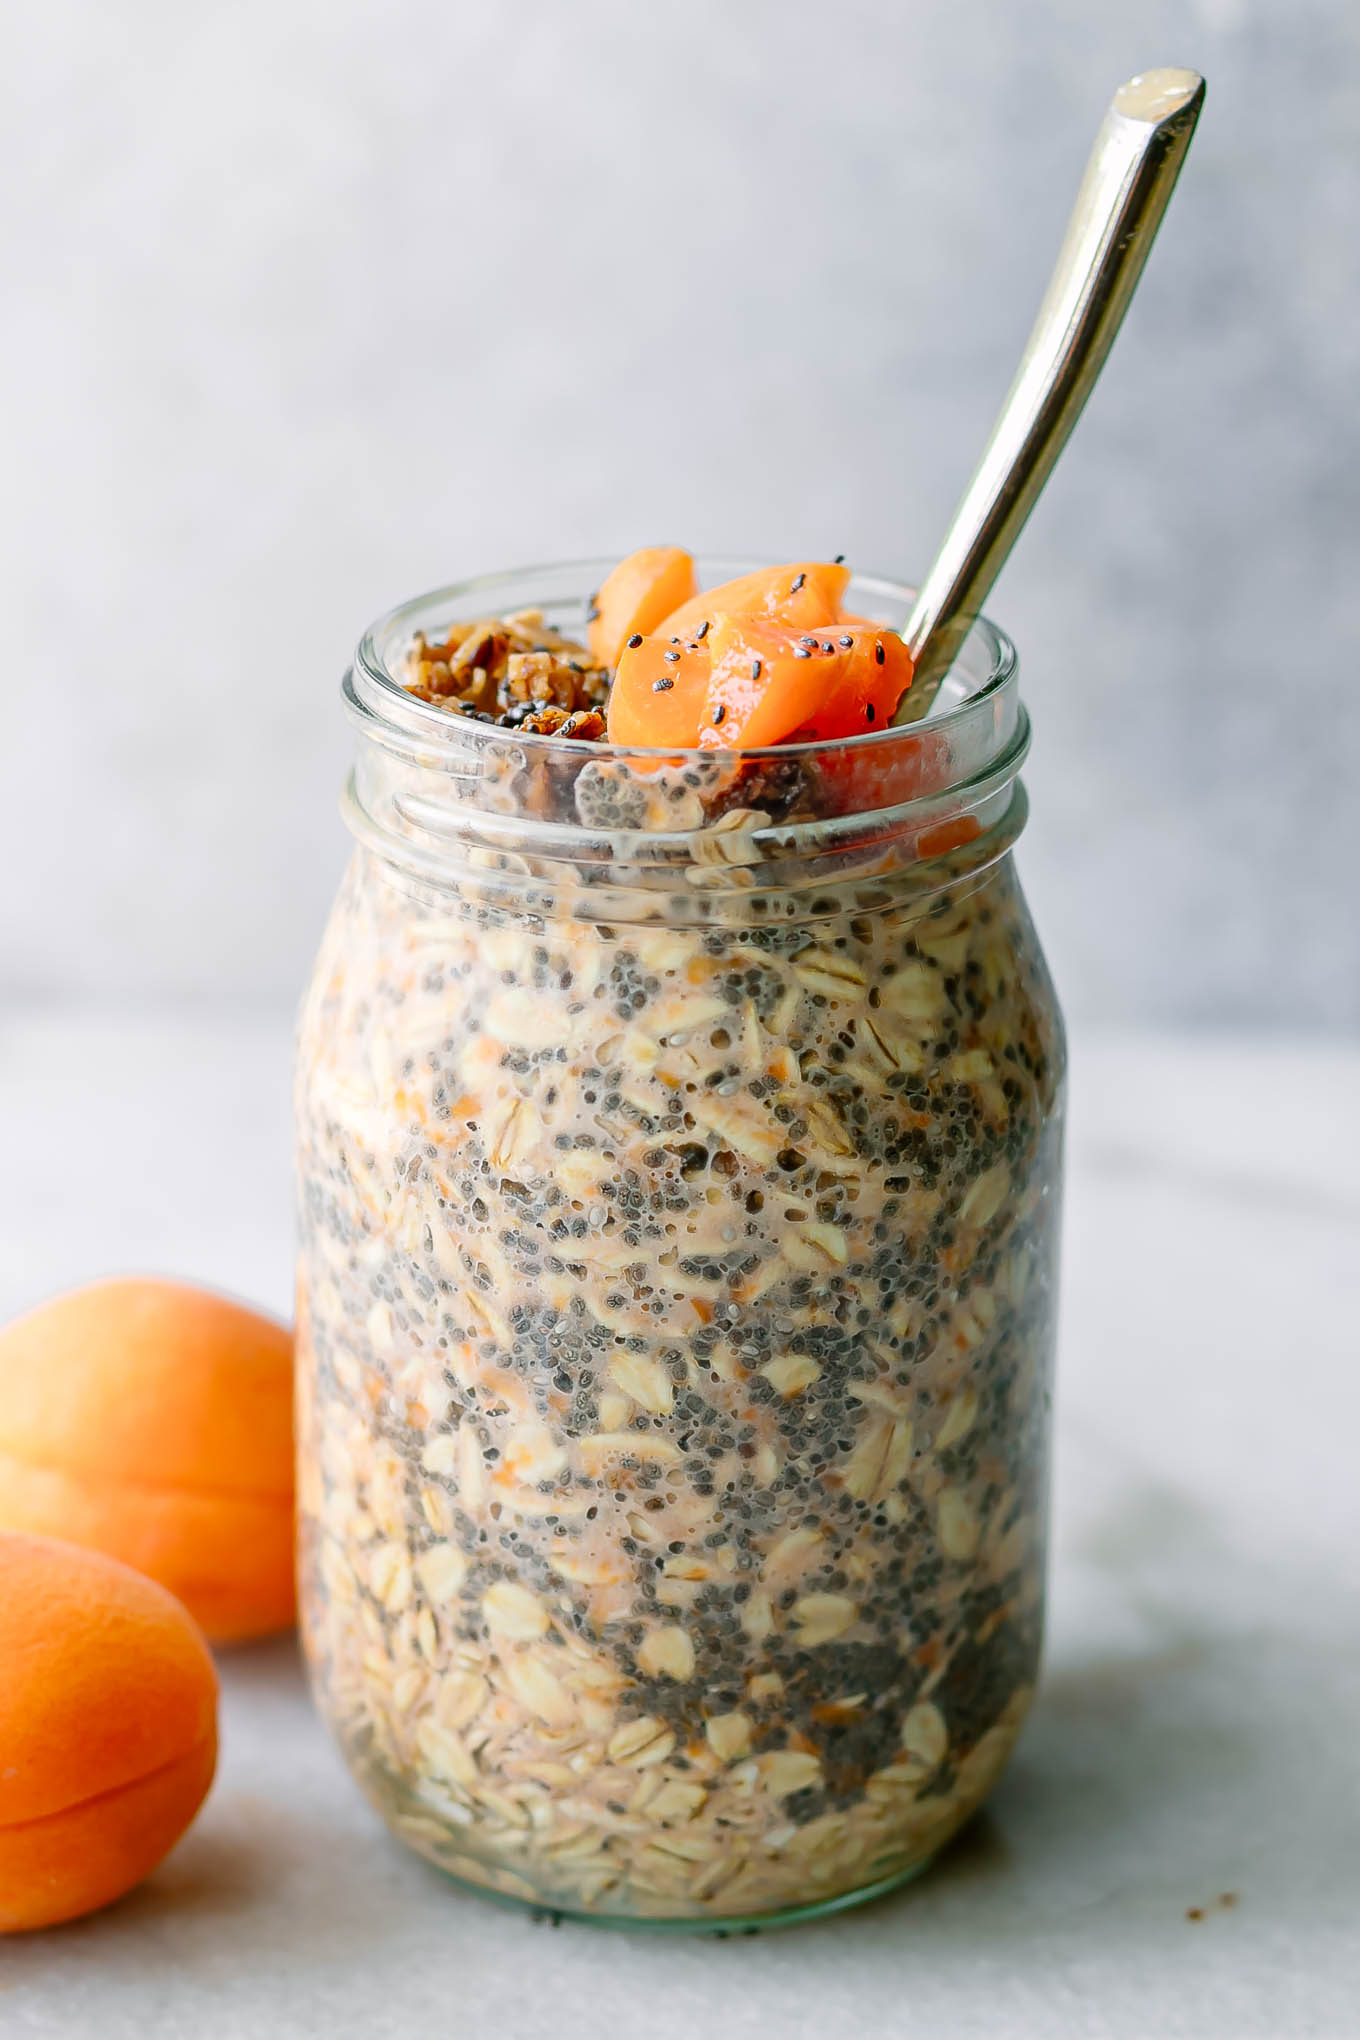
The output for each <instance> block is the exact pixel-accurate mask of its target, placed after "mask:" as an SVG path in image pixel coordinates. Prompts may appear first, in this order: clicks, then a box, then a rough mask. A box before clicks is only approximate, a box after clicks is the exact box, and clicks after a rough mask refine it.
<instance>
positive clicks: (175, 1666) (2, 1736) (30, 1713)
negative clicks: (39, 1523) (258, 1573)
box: [0, 1531, 217, 1933]
mask: <svg viewBox="0 0 1360 2040" xmlns="http://www.w3.org/2000/svg"><path fill="white" fill-rule="evenodd" d="M216 1762H217V1677H216V1674H215V1672H214V1670H213V1662H212V1658H211V1656H210V1654H209V1651H208V1647H207V1644H206V1643H205V1642H204V1639H203V1637H202V1635H201V1634H200V1632H199V1631H198V1629H197V1628H196V1627H195V1625H194V1623H193V1621H192V1619H191V1618H190V1616H189V1615H188V1613H187V1612H186V1610H185V1609H184V1608H182V1607H181V1606H180V1604H179V1602H178V1601H176V1600H175V1598H174V1597H173V1595H171V1594H167V1593H166V1591H165V1589H164V1588H163V1587H158V1586H157V1585H156V1583H155V1582H154V1580H149V1579H146V1578H145V1577H144V1576H143V1575H142V1574H140V1573H137V1572H134V1571H133V1570H132V1568H131V1567H130V1566H125V1565H120V1564H119V1562H118V1561H117V1560H116V1559H112V1558H108V1557H106V1556H105V1555H104V1554H103V1553H102V1552H98V1551H87V1550H85V1549H83V1548H82V1547H80V1546H78V1545H73V1544H64V1543H60V1542H58V1541H56V1540H55V1539H52V1538H47V1537H27V1536H22V1535H18V1534H15V1533H13V1532H9V1531H0V1933H18V1932H22V1931H23V1930H25V1929H27V1928H31V1927H49V1926H54V1925H56V1924H57V1923H58V1922H59V1921H61V1920H70V1919H76V1918H78V1917H79V1916H80V1915H81V1914H82V1913H87V1912H93V1911H94V1910H95V1909H96V1908H97V1907H98V1906H102V1905H108V1904H109V1903H110V1901H111V1900H113V1899H115V1898H119V1897H121V1896H122V1894H123V1893H124V1892H125V1891H130V1890H131V1888H132V1886H133V1885H134V1884H139V1883H140V1882H141V1880H142V1879H143V1878H144V1877H145V1876H147V1875H148V1873H149V1872H150V1871H152V1870H154V1869H155V1867H156V1865H157V1864H158V1863H159V1862H160V1860H161V1858H162V1857H163V1856H164V1855H166V1853H167V1852H168V1851H169V1850H170V1849H171V1848H172V1847H173V1845H174V1844H175V1843H176V1842H177V1841H178V1840H179V1838H180V1836H181V1835H182V1834H183V1832H184V1830H185V1829H186V1828H187V1827H188V1825H189V1823H190V1821H191V1820H192V1819H193V1817H194V1815H195V1814H196V1813H197V1811H198V1809H199V1807H200V1806H201V1805H202V1803H203V1800H204V1797H205V1796H206V1794H207V1790H208V1787H209V1785H210V1784H211V1783H212V1777H213V1771H214V1768H215V1766H216Z"/></svg>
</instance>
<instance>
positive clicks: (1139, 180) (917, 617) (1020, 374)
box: [894, 70, 1204, 723]
mask: <svg viewBox="0 0 1360 2040" xmlns="http://www.w3.org/2000/svg"><path fill="white" fill-rule="evenodd" d="M1203 104H1204V80H1203V79H1202V78H1201V77H1200V76H1199V74H1198V72H1195V71H1178V70H1160V71H1144V72H1142V73H1141V74H1140V75H1139V76H1138V77H1136V78H1131V79H1130V80H1129V82H1128V84H1127V85H1121V86H1120V88H1119V90H1118V92H1116V93H1115V96H1114V99H1113V101H1112V102H1111V105H1110V110H1109V112H1108V113H1107V114H1106V116H1105V120H1104V123H1103V125H1102V127H1101V130H1100V133H1099V134H1098V135H1097V137H1096V144H1095V147H1094V149H1093V150H1092V152H1091V159H1090V161H1089V163H1088V164H1087V166H1086V175H1085V176H1084V178H1083V179H1082V184H1081V189H1080V191H1079V192H1078V194H1077V202H1076V205H1075V207H1074V209H1073V212H1072V217H1071V219H1070V221H1069V222H1068V227H1067V233H1066V236H1065V237H1064V240H1063V244H1062V247H1061V249H1060V250H1059V253H1058V262H1057V267H1056V268H1055V269H1054V271H1053V275H1052V278H1051V280H1050V282H1049V286H1048V291H1047V293H1046V295H1045V297H1044V301H1043V303H1042V305H1041V306H1040V307H1039V316H1038V318H1037V319H1036V320H1035V323H1034V330H1033V332H1032V333H1031V334H1030V336H1029V342H1028V344H1027V346H1026V348H1025V352H1024V356H1023V358H1022V360H1021V362H1020V367H1019V370H1018V371H1017V373H1016V377H1015V381H1014V382H1013V383H1012V384H1011V387H1010V390H1009V392H1008V393H1007V396H1006V401H1005V403H1004V404H1003V405H1002V407H1001V415H1000V416H999V417H998V419H997V421H996V424H995V425H994V426H993V428H992V436H991V438H990V439H989V440H988V442H987V446H986V449H985V451H984V452H983V455H982V459H981V460H980V461H979V463H978V466H977V470H976V472H975V473H974V475H973V479H972V480H971V481H970V482H969V484H968V487H967V490H966V491H965V493H964V497H963V501H962V502H961V503H960V504H959V507H958V509H957V510H956V511H955V512H954V516H953V518H952V519H951V521H950V525H949V530H948V532H947V533H946V535H945V539H944V543H943V544H942V545H941V547H940V550H939V551H938V553H937V554H936V555H935V559H934V562H933V563H932V565H931V568H930V571H929V573H928V574H927V575H926V578H925V581H924V582H923V584H922V586H921V592H920V594H919V595H918V596H917V598H916V602H915V606H914V607H913V609H912V612H911V615H910V616H909V617H908V619H907V623H906V627H905V629H904V630H903V632H902V635H903V637H904V638H905V639H906V641H907V648H908V650H909V651H910V652H911V655H912V658H913V660H914V662H915V668H916V671H915V677H914V679H913V681H912V685H911V689H910V691H909V692H908V693H907V694H905V695H904V696H903V698H902V701H901V704H900V705H899V707H898V710H897V714H896V716H895V717H894V721H895V722H898V723H906V722H919V720H920V719H921V717H922V716H923V715H925V713H926V711H927V710H928V709H929V707H930V704H931V702H932V700H933V699H934V696H935V691H936V689H937V688H938V686H939V684H940V682H941V680H943V678H944V676H945V674H946V673H947V672H948V671H949V668H950V666H951V665H952V664H953V662H954V658H955V656H956V654H957V652H958V650H959V647H960V645H961V644H962V642H963V640H964V638H965V636H966V635H967V633H968V630H969V627H970V625H971V624H972V623H973V621H974V619H975V618H976V616H977V614H978V612H979V610H980V609H981V607H982V605H983V603H984V602H985V601H986V599H987V596H988V594H989V592H990V590H991V586H992V583H993V582H994V581H995V579H996V577H997V575H998V574H999V573H1000V571H1001V568H1002V566H1003V564H1004V562H1005V560H1006V556H1007V554H1008V553H1009V552H1010V549H1011V547H1012V546H1013V545H1014V543H1015V541H1016V539H1017V538H1018V537H1019V535H1020V531H1021V529H1022V527H1023V525H1024V522H1025V519H1026V518H1027V517H1028V516H1029V513H1030V511H1031V510H1032V509H1033V508H1034V505H1035V502H1036V500H1037V499H1038V495H1039V492H1040V490H1041V489H1042V488H1043V486H1044V483H1045V482H1046V481H1047V480H1048V477H1049V475H1050V473H1051V472H1052V469H1053V463H1054V462H1055V461H1056V460H1057V458H1058V455H1059V454H1060V453H1061V452H1062V449H1063V447H1064V446H1065V445H1066V443H1067V435H1068V434H1069V432H1070V431H1071V430H1072V427H1073V426H1074V425H1075V424H1076V422H1077V419H1078V418H1079V417H1080V415H1081V408H1082V405H1083V404H1084V403H1085V402H1086V399H1087V397H1088V396H1089V395H1090V394H1091V390H1092V388H1093V386H1094V384H1095V380H1096V377H1097V376H1098V375H1099V374H1100V371H1101V368H1102V366H1103V364H1104V361H1105V357H1106V355H1107V354H1108V353H1109V351H1110V345H1111V343H1112V341H1113V340H1114V336H1115V334H1116V333H1117V332H1118V331H1119V325H1120V321H1121V320H1122V318H1123V316H1124V313H1125V311H1126V309H1127V307H1128V302H1129V299H1130V298H1131V297H1132V295H1133V291H1134V286H1135V285H1136V283H1137V282H1138V278H1139V276H1140V275H1141V273H1142V268H1143V264H1144V263H1145V262H1146V260H1147V256H1148V250H1149V249H1150V248H1151V246H1152V242H1153V238H1154V236H1155V234H1156V232H1157V228H1158V226H1159V225H1160V224H1161V218H1162V214H1163V213H1164V212H1165V211H1166V206H1167V201H1168V199H1169V198H1170V197H1171V193H1172V189H1173V188H1174V186H1175V182H1176V179H1177V177H1178V176H1179V175H1180V168H1181V164H1182V163H1183V162H1184V161H1185V154H1186V150H1187V149H1188V148H1189V146H1190V137H1191V135H1192V134H1193V133H1194V131H1195V122H1196V121H1197V120H1198V119H1199V112H1200V108H1201V107H1202V106H1203Z"/></svg>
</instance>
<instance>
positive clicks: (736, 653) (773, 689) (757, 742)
mask: <svg viewBox="0 0 1360 2040" xmlns="http://www.w3.org/2000/svg"><path fill="white" fill-rule="evenodd" d="M707 643H708V645H709V647H710V649H711V658H712V670H711V673H710V675H709V682H708V692H707V700H706V703H705V707H706V714H705V716H704V719H703V721H702V722H701V723H700V725H699V729H698V731H697V734H696V737H695V738H692V739H691V741H692V742H693V741H697V742H698V743H699V744H701V745H705V746H713V745H722V746H725V747H729V748H732V749H742V750H755V749H759V748H761V747H762V746H765V745H772V744H779V743H782V742H784V741H785V739H787V738H790V737H796V738H797V739H798V740H799V741H802V742H807V743H811V742H814V741H821V740H830V739H832V738H835V737H851V736H858V735H860V734H861V733H862V732H863V731H865V730H871V729H874V728H883V727H884V726H885V725H886V724H887V723H889V722H890V721H891V719H892V715H893V711H894V710H895V708H896V707H897V704H898V702H899V701H900V699H901V697H902V695H903V694H904V693H905V692H906V690H907V688H908V687H909V686H910V684H911V657H910V654H909V653H908V651H907V648H906V646H905V645H904V644H903V642H902V640H901V638H900V637H898V635H897V633H896V632H895V631H891V630H886V629H884V627H883V626H882V625H881V624H873V623H856V624H845V623H839V624H830V625H824V626H823V627H822V629H821V630H819V631H800V632H793V631H790V630H789V629H788V628H787V627H786V626H784V625H783V624H782V623H779V622H775V621H772V620H769V619H766V618H763V617H753V616H718V617H716V618H715V619H714V621H713V624H712V627H711V629H710V631H709V633H708V638H707Z"/></svg>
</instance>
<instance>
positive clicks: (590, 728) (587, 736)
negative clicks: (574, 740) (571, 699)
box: [520, 703, 604, 743]
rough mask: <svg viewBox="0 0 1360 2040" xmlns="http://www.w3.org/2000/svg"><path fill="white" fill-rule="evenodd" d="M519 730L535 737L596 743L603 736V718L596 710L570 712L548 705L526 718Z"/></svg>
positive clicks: (554, 705)
mask: <svg viewBox="0 0 1360 2040" xmlns="http://www.w3.org/2000/svg"><path fill="white" fill-rule="evenodd" d="M520 728H521V729H522V730H528V731H529V732H530V733H531V734H532V735H533V736H536V737H579V738H581V739H582V741H584V742H586V743H598V742H599V741H600V738H601V737H602V736H603V735H604V717H603V716H602V715H601V714H600V711H599V710H598V709H597V708H578V709H576V710H575V711H574V712H572V711H569V710H567V709H565V708H560V707H558V706H557V705H556V704H555V703H549V704H548V705H547V706H546V707H545V708H540V709H537V710H536V711H535V712H534V714H533V715H528V716H526V717H525V718H524V721H523V722H522V723H521V724H520Z"/></svg>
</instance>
